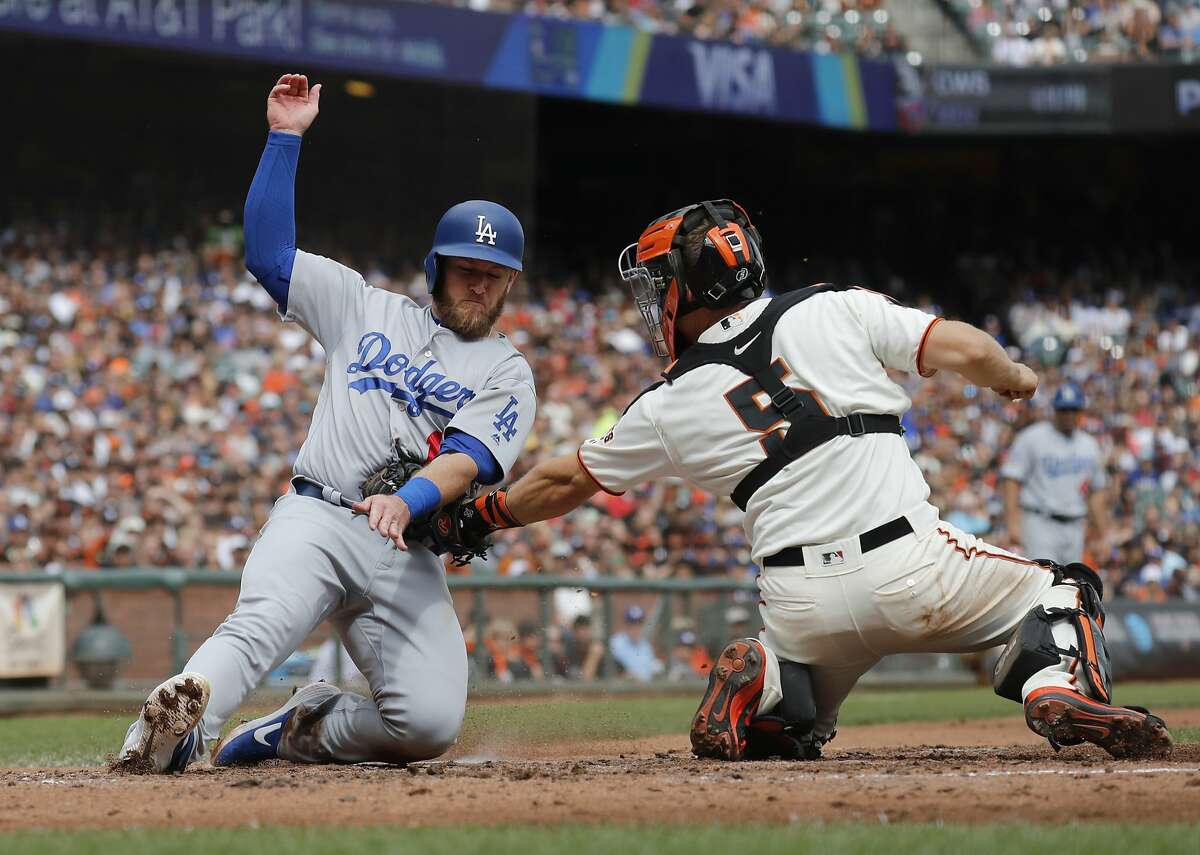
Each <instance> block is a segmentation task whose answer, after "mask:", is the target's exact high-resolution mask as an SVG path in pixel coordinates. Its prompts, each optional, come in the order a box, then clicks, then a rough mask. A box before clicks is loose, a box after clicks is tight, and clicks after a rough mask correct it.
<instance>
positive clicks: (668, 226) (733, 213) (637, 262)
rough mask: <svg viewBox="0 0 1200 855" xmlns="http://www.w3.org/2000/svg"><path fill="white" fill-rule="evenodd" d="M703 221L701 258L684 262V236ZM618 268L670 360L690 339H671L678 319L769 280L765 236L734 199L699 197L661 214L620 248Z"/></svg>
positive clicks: (755, 291) (746, 295) (739, 297)
mask: <svg viewBox="0 0 1200 855" xmlns="http://www.w3.org/2000/svg"><path fill="white" fill-rule="evenodd" d="M714 224H715V225H714ZM701 227H707V230H706V231H705V234H704V245H703V246H702V247H701V249H700V257H699V259H697V261H696V263H695V264H693V265H691V266H690V267H688V268H687V269H685V262H684V257H683V249H684V246H685V245H686V242H687V241H686V239H687V236H688V235H689V234H690V233H692V232H693V231H694V230H695V229H697V228H701ZM617 270H618V271H620V273H621V278H622V279H623V280H624V281H626V282H628V283H629V287H630V290H632V291H633V299H634V300H635V301H636V302H637V307H638V309H639V310H640V311H641V313H642V318H643V319H644V320H645V321H646V326H647V327H648V328H649V329H650V340H651V341H652V342H653V343H654V352H655V353H657V354H658V355H659V356H667V357H670V358H671V359H675V358H676V357H677V356H678V355H679V353H680V352H682V351H683V350H684V349H685V348H686V347H687V346H688V344H690V342H686V341H676V338H677V336H676V330H675V324H676V321H677V320H678V319H679V318H681V317H682V316H684V315H686V314H687V313H688V312H691V311H693V310H695V309H699V308H701V307H706V308H709V309H719V308H721V307H723V306H735V305H737V304H738V303H744V302H746V301H748V300H754V299H756V298H758V297H759V296H760V295H761V294H762V292H763V290H764V289H765V288H766V287H767V269H766V265H765V263H764V261H763V254H762V238H760V237H759V234H758V229H756V228H754V225H753V224H752V223H751V222H750V216H749V215H748V214H747V213H746V210H745V209H744V208H743V207H742V206H741V205H739V204H738V203H737V202H734V201H733V200H732V199H716V200H714V201H709V202H700V203H698V204H695V205H689V206H688V207H686V208H680V209H679V210H678V211H672V212H671V213H669V214H666V215H664V216H661V217H659V218H658V219H657V220H655V221H654V222H652V223H651V224H650V225H648V226H646V229H645V231H643V232H642V236H641V237H639V238H638V241H637V243H631V244H630V245H629V246H627V247H625V249H624V250H623V251H622V252H621V256H620V258H618V259H617Z"/></svg>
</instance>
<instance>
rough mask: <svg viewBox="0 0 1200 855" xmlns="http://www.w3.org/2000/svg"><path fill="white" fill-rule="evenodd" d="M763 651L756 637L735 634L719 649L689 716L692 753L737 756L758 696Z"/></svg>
mask: <svg viewBox="0 0 1200 855" xmlns="http://www.w3.org/2000/svg"><path fill="white" fill-rule="evenodd" d="M766 660H767V655H766V651H765V650H764V649H763V646H762V642H760V641H759V640H758V639H756V638H739V639H738V640H737V641H731V642H730V643H729V644H728V645H726V647H725V649H724V650H722V651H721V655H720V656H719V657H718V658H717V663H716V664H715V665H714V666H713V669H712V672H711V673H710V674H709V675H708V690H707V691H706V692H705V693H704V699H703V700H701V701H700V709H699V710H697V711H696V717H695V718H694V719H692V753H693V754H695V755H696V756H697V757H714V758H716V759H718V760H741V759H742V758H743V757H744V756H745V753H746V728H747V727H748V726H749V724H750V720H751V719H752V718H754V714H755V713H756V712H758V703H759V701H760V700H761V699H762V691H763V675H764V674H765V673H766Z"/></svg>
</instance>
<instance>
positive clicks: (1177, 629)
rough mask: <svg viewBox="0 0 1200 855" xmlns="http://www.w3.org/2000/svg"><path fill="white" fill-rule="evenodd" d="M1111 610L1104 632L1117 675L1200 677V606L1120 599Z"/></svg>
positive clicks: (1133, 677) (1108, 608)
mask: <svg viewBox="0 0 1200 855" xmlns="http://www.w3.org/2000/svg"><path fill="white" fill-rule="evenodd" d="M1105 611H1106V612H1107V613H1108V619H1107V620H1106V621H1105V623H1104V635H1105V639H1106V641H1107V643H1108V652H1109V656H1110V657H1111V658H1112V668H1113V675H1114V676H1115V677H1116V678H1117V679H1119V680H1143V679H1145V680H1152V679H1178V678H1181V677H1200V606H1197V604H1195V603H1185V602H1182V601H1179V600H1176V601H1174V602H1166V603H1138V602H1133V601H1131V600H1116V601H1114V602H1112V603H1111V604H1106V606H1105Z"/></svg>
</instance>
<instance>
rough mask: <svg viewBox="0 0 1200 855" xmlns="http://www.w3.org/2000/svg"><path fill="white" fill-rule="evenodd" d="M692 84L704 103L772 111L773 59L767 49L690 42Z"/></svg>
mask: <svg viewBox="0 0 1200 855" xmlns="http://www.w3.org/2000/svg"><path fill="white" fill-rule="evenodd" d="M688 50H689V51H690V52H691V54H692V64H693V66H694V67H695V70H696V88H697V89H698V90H699V92H700V101H701V103H702V104H703V105H704V106H705V107H709V108H712V109H717V110H736V111H737V112H739V113H774V112H776V98H775V61H774V58H773V57H772V56H771V54H770V52H768V51H766V50H761V49H757V50H756V49H754V48H750V47H745V46H737V45H725V44H718V43H716V42H691V43H689V44H688Z"/></svg>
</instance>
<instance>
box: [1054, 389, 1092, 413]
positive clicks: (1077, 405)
mask: <svg viewBox="0 0 1200 855" xmlns="http://www.w3.org/2000/svg"><path fill="white" fill-rule="evenodd" d="M1085 400H1086V399H1085V398H1084V397H1083V390H1082V389H1080V388H1079V387H1078V386H1076V385H1075V384H1074V383H1063V384H1062V385H1061V386H1059V387H1058V391H1057V392H1055V393H1054V409H1056V410H1082V409H1083V406H1084V403H1085Z"/></svg>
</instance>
